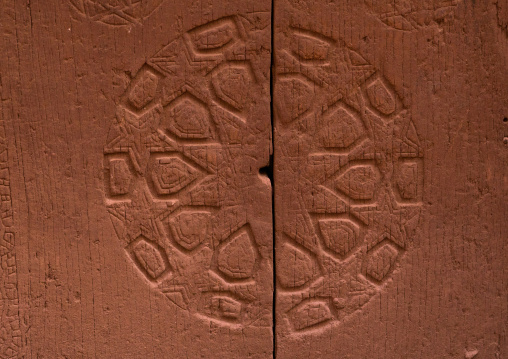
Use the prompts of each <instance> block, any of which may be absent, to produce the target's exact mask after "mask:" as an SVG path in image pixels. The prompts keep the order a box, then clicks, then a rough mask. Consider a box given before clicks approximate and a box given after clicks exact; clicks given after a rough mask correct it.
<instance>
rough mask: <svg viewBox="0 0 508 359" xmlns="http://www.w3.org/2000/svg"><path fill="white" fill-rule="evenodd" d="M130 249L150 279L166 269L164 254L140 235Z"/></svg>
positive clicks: (155, 277)
mask: <svg viewBox="0 0 508 359" xmlns="http://www.w3.org/2000/svg"><path fill="white" fill-rule="evenodd" d="M132 251H133V253H134V255H135V257H136V260H137V262H138V264H139V266H140V267H141V268H142V269H144V272H146V274H148V276H149V277H150V278H151V279H157V278H158V277H160V275H161V274H162V273H164V272H165V271H166V270H167V269H168V264H167V258H166V254H165V253H164V252H163V250H162V249H161V248H159V247H158V246H157V245H156V244H154V243H152V242H150V241H148V240H147V239H145V238H142V237H141V239H140V240H139V242H138V243H137V244H136V246H135V247H134V249H133V250H132Z"/></svg>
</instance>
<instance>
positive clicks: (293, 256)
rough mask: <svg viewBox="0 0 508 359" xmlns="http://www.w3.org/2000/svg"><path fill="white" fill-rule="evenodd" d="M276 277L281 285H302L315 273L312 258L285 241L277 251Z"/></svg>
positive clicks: (293, 286)
mask: <svg viewBox="0 0 508 359" xmlns="http://www.w3.org/2000/svg"><path fill="white" fill-rule="evenodd" d="M276 259H277V271H276V274H277V279H278V280H279V283H280V284H281V286H282V287H285V288H297V287H301V286H303V285H304V284H305V283H307V282H308V281H309V280H311V279H312V278H313V277H314V276H315V275H316V274H317V268H316V264H315V263H314V261H313V259H312V258H311V257H310V256H309V255H308V254H307V253H305V252H303V251H302V250H300V249H298V248H296V247H295V246H293V245H291V244H289V243H285V244H284V245H283V246H282V248H281V249H280V251H277V255H276Z"/></svg>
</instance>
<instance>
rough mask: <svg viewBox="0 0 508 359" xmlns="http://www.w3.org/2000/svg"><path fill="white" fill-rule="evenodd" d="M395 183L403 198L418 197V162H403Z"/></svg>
mask: <svg viewBox="0 0 508 359" xmlns="http://www.w3.org/2000/svg"><path fill="white" fill-rule="evenodd" d="M395 183H396V185H397V189H398V191H399V194H400V197H401V198H403V199H416V198H417V196H418V163H417V162H405V163H401V164H400V167H399V169H398V175H397V177H396V179H395Z"/></svg>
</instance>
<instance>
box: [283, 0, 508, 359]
mask: <svg viewBox="0 0 508 359" xmlns="http://www.w3.org/2000/svg"><path fill="white" fill-rule="evenodd" d="M500 3H501V5H500ZM504 3H505V2H498V3H497V5H496V4H494V3H488V2H478V1H476V2H475V1H473V2H471V1H460V0H459V1H433V0H429V1H416V0H415V1H391V0H390V1H385V0H381V1H370V0H366V1H340V2H334V1H326V2H324V1H311V0H304V1H291V0H278V1H276V2H275V14H274V36H275V42H274V51H275V74H274V109H275V124H274V149H275V155H274V156H275V171H274V173H275V186H274V188H275V215H276V221H275V224H276V245H275V249H276V250H275V253H276V256H275V257H276V276H277V283H276V289H277V301H276V327H277V330H276V348H277V358H308V357H316V358H473V357H476V358H502V357H504V356H507V355H508V351H507V342H506V323H507V308H506V302H507V291H506V284H507V276H506V264H504V262H505V261H506V258H507V252H506V240H507V238H508V232H507V226H506V217H507V205H506V195H507V186H506V178H507V177H506V176H507V171H506V164H507V152H506V151H507V147H506V140H505V143H503V137H505V136H506V135H507V134H508V127H507V126H508V124H507V123H506V122H504V121H503V118H505V117H506V116H507V113H506V111H507V110H508V109H507V107H506V99H507V98H508V86H507V80H508V76H507V75H508V74H507V72H506V64H507V62H506V61H507V53H508V52H507V47H506V46H507V38H506V24H505V23H504V22H503V19H504V18H505V17H503V16H501V17H500V16H499V15H500V13H502V12H503V11H504ZM501 15H503V14H501Z"/></svg>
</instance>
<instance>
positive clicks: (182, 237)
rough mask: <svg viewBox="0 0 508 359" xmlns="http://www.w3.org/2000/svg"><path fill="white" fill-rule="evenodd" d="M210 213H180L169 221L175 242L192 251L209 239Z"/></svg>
mask: <svg viewBox="0 0 508 359" xmlns="http://www.w3.org/2000/svg"><path fill="white" fill-rule="evenodd" d="M210 220H211V214H210V212H182V213H180V214H179V215H178V216H176V217H174V218H172V219H170V221H169V226H170V228H171V233H172V234H173V236H174V238H175V240H176V242H177V243H178V244H179V245H181V246H182V247H183V248H185V249H187V250H193V249H195V248H196V247H197V246H198V245H200V244H201V243H203V242H205V240H206V239H207V238H208V237H209V235H210V233H209V231H210Z"/></svg>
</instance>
